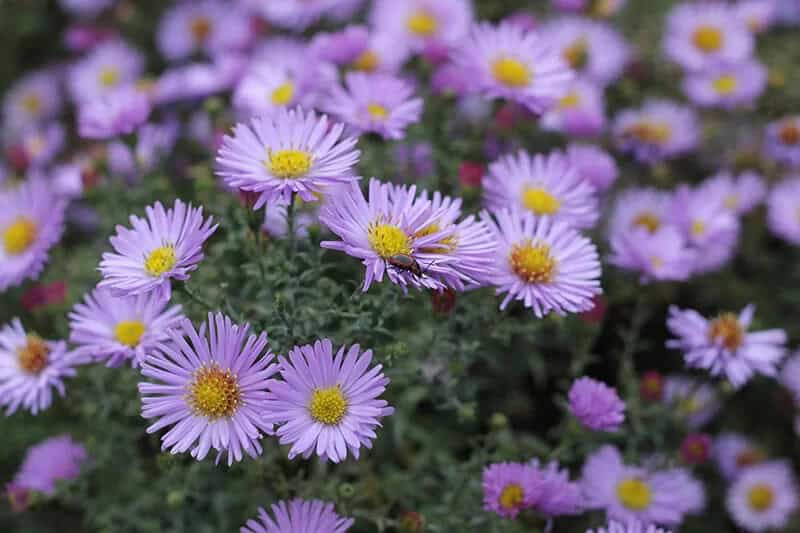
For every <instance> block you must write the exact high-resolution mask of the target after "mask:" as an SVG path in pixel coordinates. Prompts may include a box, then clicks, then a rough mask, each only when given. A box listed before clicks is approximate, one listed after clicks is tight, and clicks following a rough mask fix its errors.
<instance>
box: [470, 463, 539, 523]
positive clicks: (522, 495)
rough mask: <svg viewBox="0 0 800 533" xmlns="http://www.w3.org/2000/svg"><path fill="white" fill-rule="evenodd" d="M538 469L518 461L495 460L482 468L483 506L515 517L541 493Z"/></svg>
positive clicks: (508, 516)
mask: <svg viewBox="0 0 800 533" xmlns="http://www.w3.org/2000/svg"><path fill="white" fill-rule="evenodd" d="M541 481H542V480H541V477H540V474H539V470H538V469H537V468H536V467H534V466H531V465H526V464H522V463H495V464H492V465H489V466H487V467H486V468H484V469H483V508H484V509H485V510H486V511H491V512H493V513H497V514H498V515H500V516H502V517H505V518H516V517H517V515H518V514H519V513H520V511H522V510H523V509H525V508H528V507H531V506H533V505H534V504H535V503H536V501H537V500H538V498H539V496H540V495H541V494H542V484H541Z"/></svg>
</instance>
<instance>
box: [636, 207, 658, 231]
mask: <svg viewBox="0 0 800 533" xmlns="http://www.w3.org/2000/svg"><path fill="white" fill-rule="evenodd" d="M631 226H633V227H639V228H644V229H646V230H647V231H648V232H650V233H655V232H656V231H658V228H660V227H661V219H660V218H658V217H657V216H656V215H654V214H653V213H651V212H649V211H642V212H641V213H639V214H638V215H636V217H634V219H633V220H632V221H631Z"/></svg>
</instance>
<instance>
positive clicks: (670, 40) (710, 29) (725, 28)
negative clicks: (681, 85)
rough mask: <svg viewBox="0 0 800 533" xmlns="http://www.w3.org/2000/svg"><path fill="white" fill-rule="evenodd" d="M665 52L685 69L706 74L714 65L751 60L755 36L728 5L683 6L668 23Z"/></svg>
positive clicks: (699, 4) (676, 10)
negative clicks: (705, 71) (701, 71)
mask: <svg viewBox="0 0 800 533" xmlns="http://www.w3.org/2000/svg"><path fill="white" fill-rule="evenodd" d="M664 50H665V52H666V54H667V57H669V58H670V59H671V60H672V61H674V62H676V63H678V64H679V65H681V66H682V67H683V68H685V69H687V70H702V69H704V68H706V67H707V66H708V65H709V64H711V63H714V62H729V63H735V62H738V61H742V60H744V59H748V58H749V57H750V55H751V54H752V52H753V35H752V34H751V33H750V30H749V29H748V28H747V25H746V24H745V23H744V22H742V21H741V20H740V19H739V18H738V17H737V16H736V14H735V13H734V11H733V9H732V8H731V7H730V6H729V5H728V4H727V3H724V2H701V3H696V4H692V3H682V4H678V5H676V6H675V7H673V8H672V12H671V13H670V15H669V18H668V19H667V30H666V36H665V38H664Z"/></svg>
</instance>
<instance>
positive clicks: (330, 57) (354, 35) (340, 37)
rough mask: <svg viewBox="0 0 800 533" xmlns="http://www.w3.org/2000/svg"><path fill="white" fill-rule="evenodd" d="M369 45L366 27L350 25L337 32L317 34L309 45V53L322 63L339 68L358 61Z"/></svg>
mask: <svg viewBox="0 0 800 533" xmlns="http://www.w3.org/2000/svg"><path fill="white" fill-rule="evenodd" d="M368 43H369V29H368V28H367V27H366V26H360V25H350V26H347V27H345V28H344V29H342V30H339V31H337V32H333V33H329V32H317V33H315V34H314V37H312V38H311V42H310V43H309V44H308V49H309V52H310V53H311V54H312V55H313V56H314V57H316V58H318V59H320V60H322V61H329V62H331V63H335V64H336V65H339V66H344V65H348V64H350V63H352V62H354V61H357V60H358V58H359V56H361V55H362V54H363V53H364V52H365V51H366V50H367V46H368Z"/></svg>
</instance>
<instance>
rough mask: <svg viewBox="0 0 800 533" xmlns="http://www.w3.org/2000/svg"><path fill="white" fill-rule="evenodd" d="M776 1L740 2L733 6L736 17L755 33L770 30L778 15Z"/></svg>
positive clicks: (750, 0)
mask: <svg viewBox="0 0 800 533" xmlns="http://www.w3.org/2000/svg"><path fill="white" fill-rule="evenodd" d="M777 8H778V5H777V2H776V0H739V1H738V2H737V3H736V4H735V5H734V6H733V12H734V14H735V15H736V17H737V18H738V19H739V20H741V21H742V22H744V23H745V24H746V25H747V27H748V29H749V30H750V31H751V32H753V33H756V34H758V33H762V32H764V31H766V30H768V29H769V28H770V27H771V26H772V24H773V23H774V22H775V18H776V15H777V14H778V9H777Z"/></svg>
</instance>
